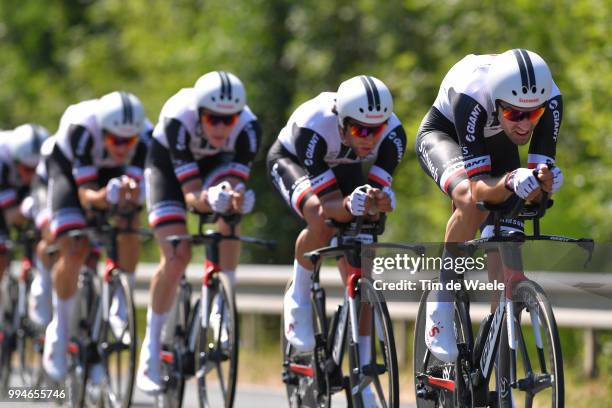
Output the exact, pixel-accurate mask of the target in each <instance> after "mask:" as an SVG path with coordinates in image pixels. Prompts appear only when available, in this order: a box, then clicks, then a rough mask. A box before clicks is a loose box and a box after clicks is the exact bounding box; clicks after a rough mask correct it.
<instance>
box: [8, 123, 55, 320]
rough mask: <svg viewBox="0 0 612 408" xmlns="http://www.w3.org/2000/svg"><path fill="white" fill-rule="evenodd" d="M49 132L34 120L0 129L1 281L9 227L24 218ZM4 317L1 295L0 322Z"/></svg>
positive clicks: (17, 223)
mask: <svg viewBox="0 0 612 408" xmlns="http://www.w3.org/2000/svg"><path fill="white" fill-rule="evenodd" d="M48 136H49V133H48V132H47V130H46V129H45V128H43V127H42V126H39V125H35V124H25V125H21V126H18V127H17V128H15V129H13V130H7V131H1V132H0V282H2V277H3V275H4V271H5V270H6V269H7V268H8V264H9V258H8V253H7V250H6V241H7V239H8V236H9V230H8V229H9V227H10V226H13V225H19V224H22V223H23V221H24V218H23V216H22V214H21V211H20V204H21V203H22V202H23V199H24V198H25V197H26V195H27V193H28V191H29V188H30V183H31V181H32V176H33V175H34V171H35V169H36V166H37V164H38V161H39V159H40V147H41V145H42V144H43V142H44V140H45V139H46V138H47V137H48ZM27 205H28V203H27V202H26V203H25V206H27ZM0 294H1V291H0ZM3 318H4V311H3V303H2V299H1V296H0V322H1V321H2V320H3Z"/></svg>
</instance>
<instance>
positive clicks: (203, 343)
mask: <svg viewBox="0 0 612 408" xmlns="http://www.w3.org/2000/svg"><path fill="white" fill-rule="evenodd" d="M221 279H222V278H221V277H220V279H219V281H218V283H217V285H218V286H217V287H218V290H217V291H213V292H211V293H212V294H213V296H211V300H210V305H209V307H208V310H209V311H210V313H209V316H208V325H207V327H206V329H204V328H201V330H200V338H199V341H198V367H197V375H198V386H199V393H200V400H201V401H203V402H205V403H206V404H207V405H204V406H210V407H225V406H230V405H231V401H232V400H233V394H234V387H235V381H236V379H235V377H236V370H237V361H236V360H237V356H238V350H237V347H238V344H237V342H238V338H237V322H236V321H235V307H234V302H233V298H232V296H233V295H232V294H231V293H228V292H227V291H226V290H225V287H226V286H225V285H226V284H225V283H223V284H222V281H221Z"/></svg>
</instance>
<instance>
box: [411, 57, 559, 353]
mask: <svg viewBox="0 0 612 408" xmlns="http://www.w3.org/2000/svg"><path fill="white" fill-rule="evenodd" d="M562 108H563V105H562V98H561V93H560V91H559V88H557V86H556V85H555V83H554V81H553V79H552V75H551V73H550V69H549V68H548V65H547V64H546V62H545V61H544V60H543V59H542V57H540V56H539V55H538V54H536V53H535V52H532V51H528V50H524V49H513V50H509V51H506V52H504V53H502V54H499V55H473V54H471V55H468V56H466V57H464V58H463V59H462V60H460V61H459V62H458V63H457V64H455V65H454V66H453V67H452V68H451V70H450V71H449V72H448V73H447V75H446V76H445V78H444V80H443V81H442V85H441V87H440V90H439V93H438V96H437V98H436V100H435V102H434V104H433V106H432V107H431V109H430V110H429V112H428V113H427V115H426V116H425V118H424V119H423V121H422V123H421V126H420V128H419V131H418V134H417V139H416V152H417V156H418V158H419V162H420V164H421V167H422V168H423V170H424V171H425V173H426V174H427V175H429V176H430V177H431V178H432V179H433V180H434V181H435V182H436V184H437V185H438V187H439V188H440V189H441V190H442V191H443V192H444V193H445V194H446V195H448V196H449V197H450V198H451V200H452V203H453V209H454V210H453V213H452V215H451V217H450V219H449V220H448V223H447V225H446V233H445V236H444V241H445V243H446V245H445V248H444V252H443V255H442V265H452V264H453V263H452V262H448V263H447V260H448V259H449V258H455V257H458V256H462V255H463V254H462V253H461V251H459V250H458V249H457V247H456V246H455V245H453V243H460V242H465V241H468V240H471V239H473V238H474V237H475V235H476V232H477V231H478V229H479V227H482V236H483V237H487V236H490V235H492V230H493V227H492V219H491V217H490V216H489V214H488V212H486V211H483V210H480V209H478V208H477V207H476V203H477V202H479V201H485V202H489V203H493V204H498V203H502V202H504V201H506V200H507V199H508V198H510V196H511V195H512V194H513V193H515V194H516V195H517V196H519V197H520V198H522V199H526V200H529V201H532V200H534V199H537V198H538V197H539V195H540V193H541V191H546V192H548V193H555V192H557V191H558V190H559V188H560V187H561V185H562V184H563V174H562V172H561V170H560V168H559V167H558V166H555V167H554V168H553V170H549V169H548V167H547V164H553V163H555V155H556V144H557V136H558V134H559V128H560V125H561V116H562ZM527 144H529V153H528V159H527V161H528V165H527V168H524V167H521V162H520V157H519V150H518V148H519V146H523V145H527ZM534 169H535V170H536V174H535V175H534ZM501 226H502V231H517V232H520V233H522V232H523V228H524V225H523V223H522V222H520V221H518V220H512V219H504V220H502V223H501ZM488 268H489V279H490V280H493V279H497V280H498V281H503V273H502V271H501V269H502V267H501V259H500V256H499V253H498V252H497V251H493V252H489V253H488ZM454 278H455V271H454V270H452V269H451V268H448V269H445V268H444V267H443V268H442V270H441V271H440V281H441V282H443V283H445V282H449V281H452V280H453V279H454ZM437 295H438V298H437V302H435V301H434V302H428V303H427V311H426V315H427V320H426V327H425V333H423V335H424V336H425V343H426V344H427V347H428V348H429V350H430V351H431V352H432V354H433V355H434V356H435V357H436V358H438V359H439V360H441V361H443V362H445V363H452V362H454V361H455V360H456V358H457V355H458V350H457V345H456V339H455V336H454V330H453V327H454V326H453V320H454V319H453V318H454V308H453V294H452V292H450V291H447V290H442V291H439V292H438V293H437ZM495 307H496V305H495V304H493V305H492V310H494V308H495Z"/></svg>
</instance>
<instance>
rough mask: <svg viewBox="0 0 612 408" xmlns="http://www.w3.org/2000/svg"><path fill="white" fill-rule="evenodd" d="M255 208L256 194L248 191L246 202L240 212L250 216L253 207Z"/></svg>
mask: <svg viewBox="0 0 612 408" xmlns="http://www.w3.org/2000/svg"><path fill="white" fill-rule="evenodd" d="M254 206H255V192H254V191H253V190H252V189H248V190H247V191H245V192H244V201H243V202H242V207H240V212H241V213H242V214H248V213H250V212H251V211H253V207H254Z"/></svg>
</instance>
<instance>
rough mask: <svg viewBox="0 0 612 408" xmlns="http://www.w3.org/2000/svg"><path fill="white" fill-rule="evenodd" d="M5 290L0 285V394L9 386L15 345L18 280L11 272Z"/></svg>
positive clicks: (6, 390)
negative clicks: (0, 326)
mask: <svg viewBox="0 0 612 408" xmlns="http://www.w3.org/2000/svg"><path fill="white" fill-rule="evenodd" d="M7 275H8V276H7V278H6V279H7V282H6V290H4V289H5V288H2V287H0V290H2V291H3V293H2V303H3V305H2V306H3V307H0V309H2V311H3V315H2V316H0V324H2V348H1V349H0V395H7V392H8V388H9V387H10V386H11V371H12V360H13V352H14V351H15V347H16V332H15V328H14V327H13V326H14V325H13V322H14V320H15V313H17V308H16V307H15V305H17V301H18V296H19V289H18V284H19V282H18V281H17V279H15V278H14V277H13V276H12V275H11V274H7Z"/></svg>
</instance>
